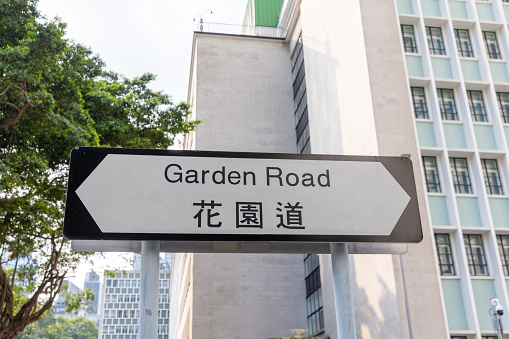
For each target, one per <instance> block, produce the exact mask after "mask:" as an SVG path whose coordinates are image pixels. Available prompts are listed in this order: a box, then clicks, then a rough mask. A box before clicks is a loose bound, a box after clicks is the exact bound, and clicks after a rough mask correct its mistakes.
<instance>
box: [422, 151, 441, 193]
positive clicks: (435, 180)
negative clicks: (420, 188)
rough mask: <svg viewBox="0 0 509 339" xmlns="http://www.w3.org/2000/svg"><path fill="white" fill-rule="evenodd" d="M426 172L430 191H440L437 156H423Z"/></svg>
mask: <svg viewBox="0 0 509 339" xmlns="http://www.w3.org/2000/svg"><path fill="white" fill-rule="evenodd" d="M422 163H423V166H424V174H425V178H426V188H427V190H428V192H431V193H440V192H441V189H440V178H439V176H438V168H437V163H436V158H435V157H422Z"/></svg>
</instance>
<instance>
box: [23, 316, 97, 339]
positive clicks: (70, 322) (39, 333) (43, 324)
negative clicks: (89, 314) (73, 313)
mask: <svg viewBox="0 0 509 339" xmlns="http://www.w3.org/2000/svg"><path fill="white" fill-rule="evenodd" d="M98 333H99V330H98V328H97V325H96V324H95V322H93V321H92V320H89V319H87V318H84V317H75V318H71V319H69V318H65V317H62V316H60V317H57V318H55V316H54V315H53V312H51V311H49V312H47V313H46V314H45V316H44V317H43V318H42V319H41V320H40V321H38V322H36V323H33V324H30V325H29V326H27V327H26V328H25V330H24V331H23V332H22V333H21V334H20V335H19V336H18V339H96V338H97V335H98Z"/></svg>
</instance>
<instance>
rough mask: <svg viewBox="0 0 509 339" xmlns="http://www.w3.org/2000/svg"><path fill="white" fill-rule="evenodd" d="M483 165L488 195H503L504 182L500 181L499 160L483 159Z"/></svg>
mask: <svg viewBox="0 0 509 339" xmlns="http://www.w3.org/2000/svg"><path fill="white" fill-rule="evenodd" d="M481 165H482V171H483V175H484V183H485V184H486V191H487V193H488V194H494V195H503V194H504V190H503V187H502V181H501V180H500V173H499V171H498V165H497V160H495V159H481Z"/></svg>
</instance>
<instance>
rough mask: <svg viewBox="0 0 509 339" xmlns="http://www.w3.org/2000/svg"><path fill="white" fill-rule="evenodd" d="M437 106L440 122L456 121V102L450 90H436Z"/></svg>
mask: <svg viewBox="0 0 509 339" xmlns="http://www.w3.org/2000/svg"><path fill="white" fill-rule="evenodd" d="M437 96H438V104H439V106H440V115H441V117H442V120H458V112H457V111H456V102H455V101H454V92H453V91H452V89H445V88H437Z"/></svg>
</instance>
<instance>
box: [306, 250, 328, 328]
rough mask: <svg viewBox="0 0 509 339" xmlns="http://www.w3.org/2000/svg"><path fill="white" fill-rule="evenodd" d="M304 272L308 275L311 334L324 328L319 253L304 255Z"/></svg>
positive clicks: (307, 298)
mask: <svg viewBox="0 0 509 339" xmlns="http://www.w3.org/2000/svg"><path fill="white" fill-rule="evenodd" d="M304 274H305V276H306V305H307V315H308V328H309V332H310V334H314V333H317V332H318V331H320V330H322V329H323V328H324V319H323V301H322V283H321V279H320V261H319V258H318V255H316V254H306V255H304Z"/></svg>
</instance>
